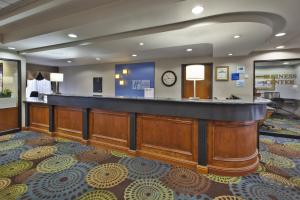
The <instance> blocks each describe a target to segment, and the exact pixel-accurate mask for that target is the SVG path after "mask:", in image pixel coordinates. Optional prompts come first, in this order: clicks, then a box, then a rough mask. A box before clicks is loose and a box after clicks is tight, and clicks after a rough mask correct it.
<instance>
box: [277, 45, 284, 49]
mask: <svg viewBox="0 0 300 200" xmlns="http://www.w3.org/2000/svg"><path fill="white" fill-rule="evenodd" d="M284 47H285V46H283V45H281V46H277V47H276V49H284Z"/></svg>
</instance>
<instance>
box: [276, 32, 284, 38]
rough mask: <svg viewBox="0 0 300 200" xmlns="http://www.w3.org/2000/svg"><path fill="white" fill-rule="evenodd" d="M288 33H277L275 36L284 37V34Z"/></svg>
mask: <svg viewBox="0 0 300 200" xmlns="http://www.w3.org/2000/svg"><path fill="white" fill-rule="evenodd" d="M285 35H286V33H277V34H276V35H275V36H276V37H282V36H285Z"/></svg>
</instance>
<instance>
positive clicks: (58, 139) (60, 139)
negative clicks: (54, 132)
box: [55, 138, 72, 142]
mask: <svg viewBox="0 0 300 200" xmlns="http://www.w3.org/2000/svg"><path fill="white" fill-rule="evenodd" d="M55 141H56V142H72V140H68V139H65V138H55Z"/></svg>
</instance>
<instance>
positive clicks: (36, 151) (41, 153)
mask: <svg viewBox="0 0 300 200" xmlns="http://www.w3.org/2000/svg"><path fill="white" fill-rule="evenodd" d="M56 151H57V148H56V147H55V146H40V147H36V148H33V149H30V150H28V151H26V152H24V153H22V154H21V155H20V158H21V159H23V160H37V159H41V158H44V157H47V156H50V155H52V154H54V153H55V152H56Z"/></svg>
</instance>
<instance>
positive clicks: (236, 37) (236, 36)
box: [233, 35, 241, 39]
mask: <svg viewBox="0 0 300 200" xmlns="http://www.w3.org/2000/svg"><path fill="white" fill-rule="evenodd" d="M240 37H241V36H240V35H235V36H233V38H234V39H238V38H240Z"/></svg>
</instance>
